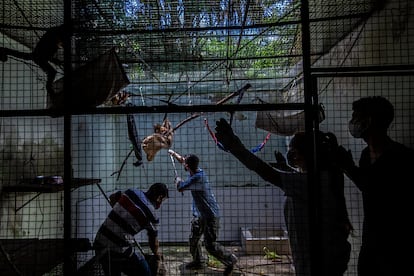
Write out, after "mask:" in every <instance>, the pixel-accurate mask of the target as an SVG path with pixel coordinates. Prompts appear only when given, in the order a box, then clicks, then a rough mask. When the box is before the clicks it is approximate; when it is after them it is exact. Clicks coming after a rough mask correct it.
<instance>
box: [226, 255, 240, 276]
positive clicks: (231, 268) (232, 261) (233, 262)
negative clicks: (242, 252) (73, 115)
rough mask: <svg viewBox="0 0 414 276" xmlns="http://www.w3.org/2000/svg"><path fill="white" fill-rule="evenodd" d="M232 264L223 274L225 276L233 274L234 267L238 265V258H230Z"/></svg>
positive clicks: (234, 256) (232, 256) (233, 256)
mask: <svg viewBox="0 0 414 276" xmlns="http://www.w3.org/2000/svg"><path fill="white" fill-rule="evenodd" d="M230 259H231V263H230V264H229V265H227V266H226V269H225V270H224V272H223V275H224V276H231V275H232V274H233V269H234V265H235V264H236V263H237V257H236V255H234V254H231V256H230Z"/></svg>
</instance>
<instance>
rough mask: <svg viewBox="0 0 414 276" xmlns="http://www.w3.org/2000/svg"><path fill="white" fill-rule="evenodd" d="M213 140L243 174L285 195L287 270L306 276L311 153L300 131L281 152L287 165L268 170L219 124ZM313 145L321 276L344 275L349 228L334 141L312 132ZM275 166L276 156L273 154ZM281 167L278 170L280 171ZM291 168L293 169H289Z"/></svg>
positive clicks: (308, 267)
mask: <svg viewBox="0 0 414 276" xmlns="http://www.w3.org/2000/svg"><path fill="white" fill-rule="evenodd" d="M216 138H217V140H218V141H219V142H220V143H221V145H222V146H224V148H225V149H226V150H227V151H229V152H230V153H231V154H233V155H234V156H235V157H236V158H237V159H238V160H239V161H240V162H241V163H243V164H244V165H245V166H246V167H247V168H248V169H250V170H252V171H254V172H256V173H257V174H258V175H260V176H261V177H262V178H263V179H264V180H266V181H267V182H269V183H271V184H273V185H275V186H277V187H279V188H280V189H282V190H283V191H284V192H285V195H286V202H285V207H284V214H285V221H286V226H287V230H288V235H289V242H290V246H291V251H292V258H293V265H294V269H295V273H296V275H298V276H299V275H311V270H312V268H311V247H310V234H309V233H310V230H311V229H310V226H309V225H310V213H309V207H310V202H309V196H308V195H309V188H310V187H309V185H308V176H307V164H306V157H307V156H309V155H310V154H311V153H312V149H310V148H308V147H306V145H307V143H306V135H305V132H297V133H296V134H295V135H294V136H293V138H292V139H291V141H290V143H289V150H288V152H287V162H288V164H277V166H276V165H275V166H271V165H270V164H268V163H267V162H265V161H263V160H261V159H260V158H259V157H257V156H256V155H255V154H254V153H252V152H251V151H249V150H248V149H246V147H245V146H244V145H243V144H242V142H241V141H240V139H239V138H238V137H237V136H236V135H235V134H234V132H233V130H232V128H231V126H230V125H229V123H228V122H227V121H226V120H225V119H220V121H217V122H216ZM315 141H316V142H317V144H318V148H319V150H320V152H319V154H318V160H319V167H320V181H319V182H320V183H319V185H317V187H320V188H319V193H318V194H319V199H320V200H319V202H320V205H321V208H320V230H321V231H322V232H321V234H320V237H321V241H318V243H319V245H320V247H321V250H320V251H321V253H322V254H321V255H320V256H318V259H319V260H320V262H321V264H322V265H320V267H321V273H320V274H319V275H321V276H322V275H324V276H341V275H343V274H344V272H345V271H346V270H347V267H348V262H349V259H350V252H351V245H350V243H349V242H348V240H347V239H348V236H349V234H350V232H351V230H352V225H351V223H350V221H349V218H348V212H347V208H346V203H345V196H344V175H343V172H342V171H341V170H340V168H339V167H337V166H335V164H334V162H332V161H333V160H334V159H333V154H334V152H335V151H336V147H338V145H337V140H336V137H335V136H334V135H333V134H332V133H323V132H317V133H316V138H315ZM276 156H277V158H278V160H279V161H278V162H279V163H280V162H282V163H283V162H286V160H281V159H283V158H282V155H281V154H280V153H279V154H276ZM280 168H283V169H280ZM292 168H293V169H292Z"/></svg>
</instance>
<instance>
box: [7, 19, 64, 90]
mask: <svg viewBox="0 0 414 276" xmlns="http://www.w3.org/2000/svg"><path fill="white" fill-rule="evenodd" d="M64 40H65V30H64V26H63V25H60V26H57V27H52V28H50V29H48V30H47V31H46V33H45V34H44V35H43V36H42V37H41V38H40V39H39V41H38V42H37V44H36V46H35V48H34V50H33V52H31V53H25V52H20V51H16V50H13V49H9V48H4V47H0V60H1V61H3V62H5V61H7V56H14V57H17V58H21V59H25V60H33V61H34V62H35V63H36V64H37V65H39V67H40V68H42V70H43V71H44V72H45V73H46V75H47V82H46V90H47V92H48V93H53V89H52V84H53V81H54V80H55V77H56V73H57V71H56V69H55V68H54V67H53V66H52V65H51V64H50V62H52V63H54V64H59V63H61V62H60V61H59V60H58V59H57V58H55V54H56V52H57V51H58V49H61V48H63V43H64Z"/></svg>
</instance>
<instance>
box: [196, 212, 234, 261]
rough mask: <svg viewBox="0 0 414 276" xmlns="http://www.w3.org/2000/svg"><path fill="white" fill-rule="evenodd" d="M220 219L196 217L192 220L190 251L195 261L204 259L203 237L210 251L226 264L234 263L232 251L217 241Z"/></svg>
mask: <svg viewBox="0 0 414 276" xmlns="http://www.w3.org/2000/svg"><path fill="white" fill-rule="evenodd" d="M218 229H219V219H217V218H212V219H205V218H201V217H200V218H194V219H193V220H192V222H191V235H190V253H191V255H192V256H193V260H194V261H202V251H201V237H202V235H204V245H205V248H206V250H207V251H208V253H210V254H211V255H212V256H214V257H215V258H216V259H217V260H219V261H220V262H222V263H224V264H225V265H230V264H232V262H233V260H232V258H231V252H230V251H227V250H226V249H225V248H224V247H223V246H222V245H221V244H220V243H218V242H217V233H218Z"/></svg>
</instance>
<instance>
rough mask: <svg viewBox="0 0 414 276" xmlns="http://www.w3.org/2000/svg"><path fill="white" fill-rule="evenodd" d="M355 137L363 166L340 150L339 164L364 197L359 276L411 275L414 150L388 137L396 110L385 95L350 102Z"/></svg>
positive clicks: (360, 162) (351, 128)
mask: <svg viewBox="0 0 414 276" xmlns="http://www.w3.org/2000/svg"><path fill="white" fill-rule="evenodd" d="M352 110H353V113H352V118H351V120H350V122H349V131H350V133H351V135H352V136H353V137H355V138H358V139H363V140H364V141H365V143H366V144H367V146H366V147H365V148H364V149H363V150H362V153H361V157H360V159H359V166H356V165H355V164H354V161H353V159H352V155H351V154H350V153H349V152H347V151H346V150H345V149H344V148H341V152H342V154H338V156H341V160H340V161H338V163H340V164H341V167H342V168H343V170H344V171H345V173H346V174H347V175H348V176H349V178H350V179H351V180H352V181H353V182H354V183H355V185H356V186H357V187H358V189H359V190H360V191H361V193H362V200H363V210H364V219H363V226H362V243H361V249H360V252H359V258H358V275H359V276H371V275H376V276H382V275H384V276H385V275H387V276H389V275H407V273H408V274H409V272H408V271H411V262H412V260H413V257H414V256H413V253H412V251H411V250H407V249H406V247H407V245H408V244H410V245H411V244H413V238H412V237H413V233H414V231H413V227H412V223H410V222H409V221H407V219H409V217H411V210H412V208H413V204H412V201H413V200H412V198H411V187H410V186H411V184H412V183H414V178H413V169H414V166H413V160H414V150H413V149H411V148H408V147H407V146H405V145H403V144H401V143H398V142H396V141H394V140H393V139H391V138H390V137H389V136H388V133H387V132H388V128H389V126H390V124H391V123H392V121H393V120H394V106H393V105H392V104H391V103H390V102H389V101H388V100H387V99H386V98H384V97H380V96H370V97H364V98H360V99H358V100H356V101H354V102H353V103H352Z"/></svg>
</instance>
